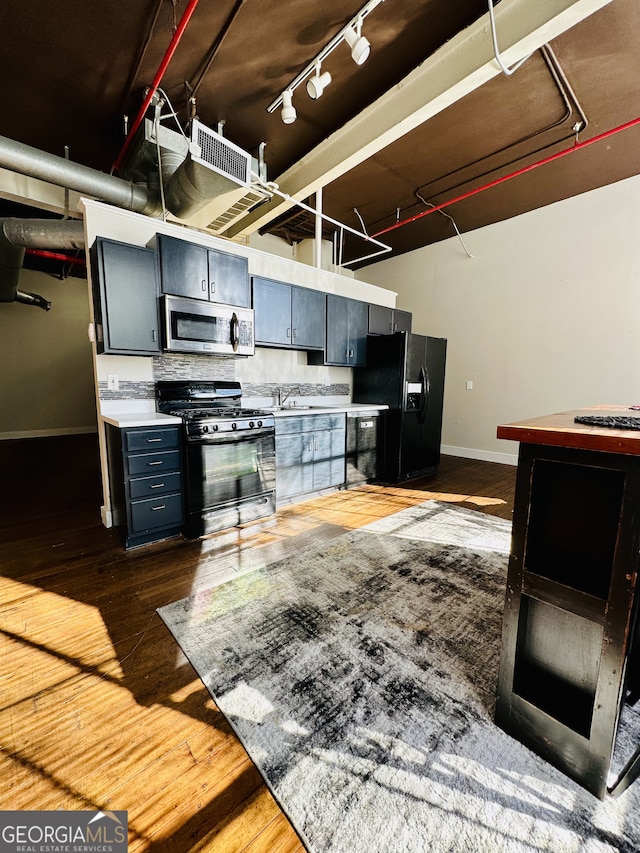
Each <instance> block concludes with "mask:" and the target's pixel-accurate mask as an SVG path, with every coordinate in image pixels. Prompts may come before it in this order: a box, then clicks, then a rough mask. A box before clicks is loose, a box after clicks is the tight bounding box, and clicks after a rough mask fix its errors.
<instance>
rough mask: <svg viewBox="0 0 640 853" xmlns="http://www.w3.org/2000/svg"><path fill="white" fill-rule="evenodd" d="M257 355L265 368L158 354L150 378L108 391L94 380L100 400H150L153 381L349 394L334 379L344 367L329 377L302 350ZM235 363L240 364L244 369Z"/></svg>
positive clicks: (273, 392) (261, 391) (246, 390)
mask: <svg viewBox="0 0 640 853" xmlns="http://www.w3.org/2000/svg"><path fill="white" fill-rule="evenodd" d="M269 355H271V358H270V357H269ZM257 357H258V358H260V361H261V363H262V365H263V367H266V369H265V370H256V369H255V366H254V369H252V370H249V371H247V370H246V365H244V362H243V360H239V359H236V358H225V357H223V356H221V357H217V356H202V355H177V354H167V355H158V356H154V357H153V381H149V380H147V381H132V380H126V379H123V378H120V380H119V383H118V385H119V387H118V390H111V389H110V388H108V384H107V382H106V381H102V380H101V381H100V382H99V383H98V393H99V396H100V399H101V400H103V401H118V400H136V399H137V400H153V399H155V383H156V382H158V381H160V380H171V379H191V380H196V381H197V380H201V381H214V380H216V379H221V380H233V379H239V380H240V382H241V384H242V392H243V396H244V397H246V398H260V399H263V398H266V399H270V398H273V399H274V400H275V398H276V397H277V395H278V391H280V393H281V394H282V395H287V397H291V398H294V397H297V398H303V397H348V396H349V394H350V385H349V382H348V381H344V382H341V381H336V378H338V379H339V378H341V377H342V376H344V377H345V379H347V378H348V371H347V370H345V369H339V370H338V371H335V370H334V371H333V373H334V376H333V377H332V378H329V374H328V372H327V370H326V369H325V368H318V367H314V366H309V367H307V366H306V365H305V364H304V363H303V359H304V358H306V356H304V353H295V354H294V353H289V354H288V357H287V358H286V359H285V354H284V353H281V354H280V356H279V360H278V356H274V355H272V354H267V353H266V352H265V351H264V350H262V351H261V357H260V355H259V356H257ZM300 357H301V358H300ZM290 359H293V361H290ZM296 359H298V361H296ZM269 362H270V364H269ZM238 365H242V366H244V367H245V370H243V369H242V366H240V367H238ZM236 368H238V369H236ZM243 373H245V374H246V373H248V374H249V375H248V376H246V378H245V377H243V376H242V375H240V376H238V375H237V374H243ZM336 374H337V375H336ZM274 375H275V376H277V377H278V378H279V379H278V381H275V382H274V381H272V379H271V377H272V376H274ZM314 380H317V381H314Z"/></svg>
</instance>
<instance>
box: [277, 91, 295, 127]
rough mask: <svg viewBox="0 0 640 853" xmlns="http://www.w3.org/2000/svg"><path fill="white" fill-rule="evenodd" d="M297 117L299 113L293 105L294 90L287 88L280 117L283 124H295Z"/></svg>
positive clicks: (283, 95) (283, 94)
mask: <svg viewBox="0 0 640 853" xmlns="http://www.w3.org/2000/svg"><path fill="white" fill-rule="evenodd" d="M297 117H298V113H297V111H296V108H295V107H294V106H293V92H292V91H291V89H286V90H285V91H284V92H283V93H282V110H281V111H280V118H281V119H282V122H283V124H293V122H294V121H295V120H296V119H297Z"/></svg>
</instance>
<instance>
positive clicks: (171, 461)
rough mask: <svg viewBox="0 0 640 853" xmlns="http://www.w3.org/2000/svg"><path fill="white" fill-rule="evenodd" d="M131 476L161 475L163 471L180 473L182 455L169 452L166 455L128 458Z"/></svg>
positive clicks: (172, 451) (145, 455)
mask: <svg viewBox="0 0 640 853" xmlns="http://www.w3.org/2000/svg"><path fill="white" fill-rule="evenodd" d="M127 464H128V468H129V474H159V473H160V472H161V471H179V470H180V453H179V451H178V450H167V451H166V452H165V453H139V454H134V455H132V456H129V457H128V458H127Z"/></svg>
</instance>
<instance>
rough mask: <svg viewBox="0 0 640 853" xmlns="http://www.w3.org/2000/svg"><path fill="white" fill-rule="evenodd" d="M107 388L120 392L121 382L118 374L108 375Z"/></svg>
mask: <svg viewBox="0 0 640 853" xmlns="http://www.w3.org/2000/svg"><path fill="white" fill-rule="evenodd" d="M107 388H108V389H109V391H118V390H119V389H120V380H119V379H118V374H117V373H108V374H107Z"/></svg>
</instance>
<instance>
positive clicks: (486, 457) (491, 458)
mask: <svg viewBox="0 0 640 853" xmlns="http://www.w3.org/2000/svg"><path fill="white" fill-rule="evenodd" d="M440 452H441V453H444V454H445V456H462V457H463V458H464V459H480V460H482V461H483V462H498V463H499V464H501V465H517V464H518V454H517V453H498V452H497V451H495V450H476V449H475V448H474V447H453V446H452V445H449V444H443V445H442V447H441V448H440Z"/></svg>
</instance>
